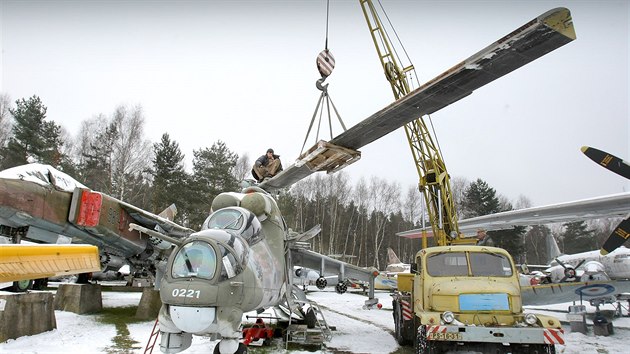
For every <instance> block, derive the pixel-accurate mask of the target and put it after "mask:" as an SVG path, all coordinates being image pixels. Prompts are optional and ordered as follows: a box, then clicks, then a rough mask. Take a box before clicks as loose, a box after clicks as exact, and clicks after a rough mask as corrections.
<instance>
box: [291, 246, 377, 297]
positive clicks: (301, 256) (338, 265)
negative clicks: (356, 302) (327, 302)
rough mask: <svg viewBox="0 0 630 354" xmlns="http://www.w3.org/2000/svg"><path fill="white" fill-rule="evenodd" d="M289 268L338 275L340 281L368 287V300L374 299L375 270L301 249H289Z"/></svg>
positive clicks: (324, 274)
mask: <svg viewBox="0 0 630 354" xmlns="http://www.w3.org/2000/svg"><path fill="white" fill-rule="evenodd" d="M290 252H291V254H290V256H291V266H298V267H304V268H309V269H313V270H315V271H318V272H319V274H320V275H322V276H327V275H338V276H339V277H340V279H341V280H345V279H354V280H359V281H364V282H366V283H369V285H370V295H369V296H370V298H373V297H374V278H375V277H376V275H378V270H376V268H362V267H357V266H355V265H352V264H350V263H346V262H342V261H340V260H337V259H334V258H331V257H328V256H324V255H323V254H319V253H317V252H313V251H309V250H306V249H303V248H298V247H291V248H290Z"/></svg>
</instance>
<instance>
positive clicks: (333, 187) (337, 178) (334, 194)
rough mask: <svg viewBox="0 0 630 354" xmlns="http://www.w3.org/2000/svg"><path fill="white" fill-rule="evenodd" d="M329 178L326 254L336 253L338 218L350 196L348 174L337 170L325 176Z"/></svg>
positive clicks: (338, 231)
mask: <svg viewBox="0 0 630 354" xmlns="http://www.w3.org/2000/svg"><path fill="white" fill-rule="evenodd" d="M327 179H328V180H329V183H330V185H329V187H330V188H329V189H328V191H329V195H328V198H327V199H328V200H329V207H328V208H329V212H330V228H329V233H330V234H329V236H330V238H329V242H328V254H333V253H337V251H338V248H339V247H337V238H338V237H339V233H340V228H339V226H340V225H341V221H340V219H341V218H342V217H343V216H342V213H343V207H344V206H345V205H346V204H347V203H348V198H349V196H350V187H349V186H348V184H349V183H348V175H347V174H346V173H344V172H338V173H335V174H332V175H329V176H328V177H327Z"/></svg>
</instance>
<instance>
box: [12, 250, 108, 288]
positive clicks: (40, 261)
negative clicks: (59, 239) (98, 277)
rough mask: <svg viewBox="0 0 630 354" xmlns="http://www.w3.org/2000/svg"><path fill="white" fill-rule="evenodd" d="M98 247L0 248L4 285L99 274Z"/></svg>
mask: <svg viewBox="0 0 630 354" xmlns="http://www.w3.org/2000/svg"><path fill="white" fill-rule="evenodd" d="M100 270H101V264H100V260H99V255H98V248H97V247H96V246H89V245H23V244H15V245H0V282H11V281H19V280H27V279H39V278H48V277H53V276H60V275H69V274H78V273H88V272H98V271H100Z"/></svg>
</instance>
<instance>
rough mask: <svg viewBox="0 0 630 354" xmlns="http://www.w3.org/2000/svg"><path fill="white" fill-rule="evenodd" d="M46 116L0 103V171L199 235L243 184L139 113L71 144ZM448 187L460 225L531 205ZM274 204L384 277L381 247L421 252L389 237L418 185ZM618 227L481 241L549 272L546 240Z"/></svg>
mask: <svg viewBox="0 0 630 354" xmlns="http://www.w3.org/2000/svg"><path fill="white" fill-rule="evenodd" d="M46 111H47V108H46V106H45V104H44V103H43V102H42V101H41V99H40V98H39V97H37V96H35V95H34V96H32V97H30V98H21V99H18V100H16V101H15V102H11V99H10V98H9V96H8V95H7V94H1V95H0V155H1V158H0V169H6V168H10V167H14V166H19V165H24V164H27V163H33V162H38V163H43V164H49V165H51V166H53V167H55V168H57V169H59V170H61V171H63V172H65V173H67V174H69V175H70V176H72V177H74V178H75V179H76V180H78V181H79V182H81V183H83V184H84V185H86V186H88V187H89V188H91V189H93V190H96V191H99V192H103V193H106V194H109V195H111V196H114V197H115V198H118V199H120V200H123V201H125V202H127V203H130V204H133V205H135V206H137V207H140V208H143V209H145V210H148V211H151V212H153V213H159V212H160V211H162V210H163V209H164V208H166V207H167V206H169V205H170V204H172V203H175V205H176V206H177V209H178V214H177V216H176V219H175V222H177V223H179V224H182V225H184V226H187V227H190V228H192V229H199V227H200V226H201V224H202V223H203V221H204V220H205V218H206V217H207V216H208V214H209V211H210V205H211V203H212V200H213V198H214V197H215V196H216V195H217V194H219V193H221V192H224V191H238V190H239V188H240V187H239V186H240V181H242V180H243V179H246V178H250V170H251V166H252V164H253V161H250V158H249V156H248V155H246V154H245V155H242V156H239V155H238V154H237V153H235V152H234V151H233V150H232V149H231V148H230V147H228V146H226V144H225V143H224V142H222V141H220V140H218V141H215V142H212V144H211V145H210V146H205V147H200V148H199V149H196V150H194V151H193V159H192V166H191V168H186V166H185V163H184V158H185V156H184V154H182V152H181V150H180V148H179V144H178V143H177V142H176V141H173V140H171V138H170V136H169V134H168V132H164V134H163V135H162V137H161V139H160V141H158V142H151V141H149V140H147V139H146V138H145V136H144V125H145V124H146V118H145V117H144V114H143V111H142V107H140V106H125V105H120V106H118V107H115V108H114V109H113V113H111V114H109V115H107V114H104V113H98V114H96V115H94V116H93V117H92V118H89V119H86V120H84V121H83V122H82V123H81V126H80V127H79V129H78V133H77V135H76V136H71V135H70V134H69V133H68V132H67V130H66V129H65V128H64V127H62V126H61V125H59V124H57V123H56V122H54V121H52V120H48V119H47V118H46ZM451 187H452V191H453V194H454V200H455V204H456V207H457V211H458V218H459V219H464V218H469V217H475V216H481V215H487V214H491V213H496V212H500V211H508V210H513V209H520V208H525V207H530V206H532V205H531V202H530V201H529V200H528V199H527V197H526V196H521V197H519V198H518V200H516V201H514V202H512V201H510V200H508V199H507V198H506V197H504V196H502V195H501V194H500V193H499V192H498V191H496V190H495V189H494V188H492V187H491V186H490V185H488V184H487V183H486V182H485V181H483V180H481V179H476V180H472V181H470V180H468V179H466V178H463V177H458V176H453V177H451ZM276 200H277V202H278V205H279V207H280V209H281V211H282V213H283V215H284V218H285V220H286V223H287V225H288V226H289V227H290V228H291V229H292V230H294V231H297V232H303V231H306V230H308V229H310V228H311V227H313V226H315V225H318V224H319V225H321V228H322V232H321V234H320V235H319V236H317V237H316V238H314V239H313V242H312V248H313V250H314V251H316V252H320V253H323V254H327V255H331V256H336V257H341V258H343V259H344V260H345V261H347V262H349V263H352V264H355V265H358V266H374V267H377V268H378V269H383V268H385V266H386V265H387V248H388V247H391V248H392V249H393V250H394V251H395V252H396V254H397V255H398V256H399V257H400V259H401V260H402V261H403V262H410V261H411V260H412V259H413V255H414V254H415V253H416V252H417V251H418V250H419V249H420V240H418V239H416V240H410V239H405V238H401V237H398V236H396V235H395V234H396V233H397V232H399V231H406V230H409V229H413V228H418V227H420V226H421V225H422V220H423V215H422V214H423V210H424V208H423V201H422V197H421V194H420V192H419V191H418V189H417V187H416V186H409V187H403V186H400V185H399V184H398V183H397V182H395V181H387V180H384V179H382V178H379V177H378V176H364V177H362V178H361V179H359V180H358V181H356V182H354V183H351V181H350V179H349V177H348V175H347V174H345V173H344V172H343V171H341V172H338V173H335V174H332V175H324V174H315V175H313V176H312V177H310V178H308V179H305V180H302V181H300V182H298V183H297V184H295V185H294V186H292V187H291V188H290V189H289V190H285V191H282V192H280V193H279V194H278V195H277V196H276ZM617 223H618V220H613V219H602V220H592V221H588V222H574V223H567V224H552V225H536V226H532V227H529V228H525V227H515V228H514V229H511V230H502V231H493V232H489V233H488V234H489V236H490V237H491V238H492V240H493V242H494V245H495V246H498V247H502V248H505V249H506V250H508V251H509V252H510V254H511V255H512V257H513V258H514V259H515V261H516V262H517V263H528V264H547V263H548V261H549V259H548V256H547V251H546V249H545V238H546V236H547V235H548V234H552V235H553V237H554V238H555V239H556V241H557V242H558V245H559V248H560V251H561V252H563V253H575V252H583V251H588V250H593V249H597V248H598V247H599V245H601V244H602V243H603V241H604V240H605V239H606V238H607V237H608V235H610V233H611V232H612V230H613V229H614V227H615V226H616V224H617Z"/></svg>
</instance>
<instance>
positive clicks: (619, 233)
mask: <svg viewBox="0 0 630 354" xmlns="http://www.w3.org/2000/svg"><path fill="white" fill-rule="evenodd" d="M628 237H630V217H629V218H627V219H625V220H623V221H622V222H621V223H620V224H619V225H617V227H616V228H615V229H614V230H613V232H612V234H610V236H608V239H607V240H606V242H604V245H603V246H602V248H601V249H600V250H599V253H600V254H601V255H602V256H605V255H607V254H608V253H610V252H612V251H614V250H616V249H617V248H618V247H619V246H621V245H623V244H624V242H626V240H627V239H628Z"/></svg>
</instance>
